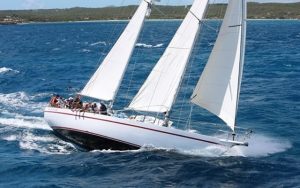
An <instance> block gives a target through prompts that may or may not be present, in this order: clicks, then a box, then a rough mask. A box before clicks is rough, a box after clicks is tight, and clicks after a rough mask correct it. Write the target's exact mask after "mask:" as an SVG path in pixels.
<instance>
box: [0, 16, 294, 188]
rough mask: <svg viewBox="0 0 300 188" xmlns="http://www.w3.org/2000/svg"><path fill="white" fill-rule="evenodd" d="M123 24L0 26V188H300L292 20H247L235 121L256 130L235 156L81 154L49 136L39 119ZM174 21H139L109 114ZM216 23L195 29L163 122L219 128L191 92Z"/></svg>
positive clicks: (152, 151) (82, 77)
mask: <svg viewBox="0 0 300 188" xmlns="http://www.w3.org/2000/svg"><path fill="white" fill-rule="evenodd" d="M126 24H127V22H118V21H114V22H85V23H84V22H80V23H47V24H39V23H32V24H24V25H10V26H0V187H300V136H299V135H300V21H299V20H285V21H284V20H268V21H266V20H257V21H254V20H250V21H248V26H247V43H246V57H245V66H244V74H243V82H242V88H241V96H240V102H239V111H238V118H237V124H238V126H239V127H243V128H249V129H252V130H253V131H254V134H253V135H252V137H251V138H250V140H249V144H250V145H249V147H248V148H243V149H242V150H243V155H240V154H238V153H235V152H229V153H228V154H226V155H222V156H220V155H218V154H217V152H216V151H215V149H214V148H208V149H206V150H199V151H191V152H186V151H175V150H165V149H163V148H143V149H140V150H137V151H123V152H120V151H90V152H87V151H84V150H82V149H80V148H78V147H76V146H74V145H73V144H72V143H68V142H65V141H62V140H60V139H59V138H57V137H56V136H54V134H53V132H52V131H51V129H50V127H49V126H48V125H47V123H46V122H45V121H44V119H43V109H44V108H45V107H46V106H47V103H48V101H49V99H50V96H51V95H52V94H53V93H58V94H60V95H62V96H64V97H69V96H74V95H75V94H76V92H78V91H80V90H81V89H82V88H83V87H84V85H85V83H87V81H88V80H89V78H90V77H91V75H92V74H93V72H94V71H95V70H96V69H97V67H98V66H99V64H100V63H101V60H103V58H104V57H105V55H106V54H107V53H108V51H109V50H110V49H111V47H112V45H113V44H114V42H115V41H116V40H117V38H118V36H119V35H120V33H121V32H122V30H123V29H124V27H125V26H126ZM179 25H180V21H147V22H146V23H145V25H144V28H143V31H142V33H141V36H140V39H139V41H138V44H137V45H136V49H135V51H134V54H133V57H132V59H131V62H130V65H129V67H128V70H127V72H126V74H125V78H124V80H123V82H122V86H121V88H120V90H119V93H118V96H117V99H116V104H115V108H116V109H122V108H124V107H126V106H127V105H128V103H129V102H130V100H131V99H132V98H133V96H134V95H135V94H136V93H137V91H138V89H139V87H140V86H141V84H142V83H143V81H144V80H145V79H146V77H147V75H148V74H149V73H150V71H151V69H152V68H153V66H154V65H155V63H156V62H157V61H158V59H159V57H160V56H161V55H162V53H163V51H164V49H165V48H166V46H167V44H168V42H169V41H170V40H171V38H172V36H173V35H174V33H175V31H176V29H177V28H178V26H179ZM219 26H220V22H219V21H207V22H206V23H205V24H204V26H203V30H202V31H201V32H200V35H199V37H198V42H197V43H196V46H195V49H194V52H193V55H192V57H191V61H190V63H189V65H188V68H187V73H186V75H185V77H184V80H183V83H182V86H181V90H180V93H179V96H178V99H177V101H176V103H175V106H174V110H173V112H172V114H171V117H172V118H174V119H176V121H175V122H174V126H176V127H178V128H182V129H184V128H186V127H187V126H188V123H187V122H186V119H187V117H188V116H189V114H190V111H191V109H192V111H193V113H192V114H193V115H192V116H191V121H192V122H193V123H192V124H191V128H192V129H193V130H194V131H199V132H204V133H208V134H215V133H212V130H219V129H224V130H228V128H226V126H224V124H223V123H222V121H220V120H219V119H218V118H216V117H215V116H213V115H212V114H210V113H209V112H207V111H205V110H203V109H201V108H200V107H196V106H192V105H191V104H190V102H189V97H190V96H191V92H192V91H193V87H194V85H195V84H196V82H197V80H198V78H199V76H200V74H201V71H202V70H203V67H204V65H205V63H206V62H207V59H208V57H209V54H210V51H211V49H212V47H213V45H214V42H215V39H216V36H217V32H216V30H217V29H218V28H219Z"/></svg>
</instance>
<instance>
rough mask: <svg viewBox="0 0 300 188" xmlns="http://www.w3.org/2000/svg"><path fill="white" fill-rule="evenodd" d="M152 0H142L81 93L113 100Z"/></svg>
mask: <svg viewBox="0 0 300 188" xmlns="http://www.w3.org/2000/svg"><path fill="white" fill-rule="evenodd" d="M150 4H152V0H142V2H141V4H140V5H139V7H138V9H137V11H136V12H135V14H134V16H133V17H132V19H131V21H130V22H129V23H128V25H127V27H126V28H125V30H124V31H123V33H122V35H121V36H120V37H119V39H118V40H117V42H116V43H115V45H114V46H113V47H112V49H111V50H110V52H109V53H108V55H107V56H106V57H105V59H104V60H103V62H102V63H101V65H100V66H99V68H98V69H97V71H96V72H95V73H94V75H93V76H92V78H91V79H90V80H89V82H88V83H87V84H86V86H85V87H84V89H83V90H82V91H81V95H84V96H88V97H92V98H96V99H100V100H104V101H113V100H114V98H115V96H116V94H117V92H118V89H119V87H120V84H121V81H122V79H123V76H124V73H125V71H126V68H127V65H128V62H129V60H130V57H131V54H132V52H133V49H134V47H135V44H136V41H137V39H138V37H139V34H140V32H141V29H142V26H143V23H144V20H145V17H146V16H147V14H148V13H149V12H150Z"/></svg>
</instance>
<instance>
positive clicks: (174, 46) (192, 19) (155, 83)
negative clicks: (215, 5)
mask: <svg viewBox="0 0 300 188" xmlns="http://www.w3.org/2000/svg"><path fill="white" fill-rule="evenodd" d="M207 4H208V0H195V1H194V3H193V5H192V7H191V9H190V10H189V12H188V14H187V15H186V17H185V19H184V20H183V22H182V24H181V25H180V27H179V29H178V30H177V32H176V34H175V35H174V37H173V39H172V41H171V42H170V44H169V46H168V47H167V49H166V50H165V52H164V54H163V55H162V57H161V58H160V60H159V61H158V63H157V64H156V65H155V67H154V68H153V70H152V72H151V73H150V75H149V76H148V78H147V80H146V81H145V83H144V84H143V86H142V87H141V89H140V90H139V92H138V93H137V95H136V96H135V97H134V99H133V100H132V102H131V104H130V105H129V109H133V110H137V111H147V112H168V111H170V110H171V107H172V105H173V103H174V100H175V98H176V95H177V93H178V88H179V86H180V82H181V80H182V77H183V74H184V72H185V69H186V65H187V63H188V61H189V57H190V55H191V52H192V49H193V46H194V43H195V41H196V38H197V35H198V32H199V28H200V26H201V21H202V19H203V17H204V14H205V10H206V7H207Z"/></svg>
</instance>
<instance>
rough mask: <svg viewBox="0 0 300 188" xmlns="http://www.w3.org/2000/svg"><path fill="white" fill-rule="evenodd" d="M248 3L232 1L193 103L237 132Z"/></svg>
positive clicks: (198, 84) (192, 99) (195, 92)
mask: <svg viewBox="0 0 300 188" xmlns="http://www.w3.org/2000/svg"><path fill="white" fill-rule="evenodd" d="M245 4H246V3H245V0H229V3H228V6H227V10H226V13H225V17H224V20H223V23H222V26H221V29H220V32H219V35H218V37H217V40H216V43H215V46H214V48H213V50H212V53H211V55H210V57H209V59H208V62H207V64H206V66H205V68H204V70H203V72H202V75H201V77H200V79H199V81H198V83H197V86H196V88H195V90H194V92H193V95H192V97H191V101H192V102H193V103H194V104H196V105H199V106H201V107H203V108H205V109H206V110H208V111H210V112H211V113H213V114H215V115H217V116H218V117H219V118H221V119H222V120H223V121H224V122H225V123H226V124H227V125H228V126H229V127H230V128H231V129H232V130H234V126H235V119H236V113H237V107H238V100H239V93H240V85H241V77H242V70H243V64H244V51H245V34H246V33H245V27H246V25H245V14H246V13H245V10H246V9H245V6H246V5H245Z"/></svg>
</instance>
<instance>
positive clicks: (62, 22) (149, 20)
mask: <svg viewBox="0 0 300 188" xmlns="http://www.w3.org/2000/svg"><path fill="white" fill-rule="evenodd" d="M181 20H183V19H148V20H146V22H172V21H181ZM204 20H205V21H222V19H204ZM247 20H248V21H300V19H247ZM128 21H129V20H86V21H57V22H23V23H17V24H0V25H27V24H64V23H106V22H110V23H111V22H128Z"/></svg>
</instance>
